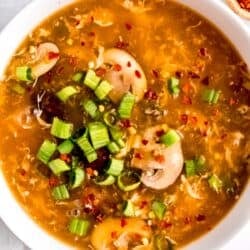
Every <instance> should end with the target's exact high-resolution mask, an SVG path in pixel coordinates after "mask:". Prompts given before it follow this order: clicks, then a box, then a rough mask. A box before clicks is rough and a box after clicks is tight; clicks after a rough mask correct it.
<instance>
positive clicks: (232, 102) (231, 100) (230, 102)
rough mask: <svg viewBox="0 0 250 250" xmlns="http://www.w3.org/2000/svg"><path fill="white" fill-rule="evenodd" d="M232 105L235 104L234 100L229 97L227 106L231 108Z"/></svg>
mask: <svg viewBox="0 0 250 250" xmlns="http://www.w3.org/2000/svg"><path fill="white" fill-rule="evenodd" d="M234 104H236V100H235V99H234V98H232V97H231V98H230V99H229V105H230V106H233V105H234Z"/></svg>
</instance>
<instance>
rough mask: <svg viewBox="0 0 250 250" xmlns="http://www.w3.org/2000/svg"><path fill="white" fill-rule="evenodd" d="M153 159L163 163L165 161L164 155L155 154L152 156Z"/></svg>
mask: <svg viewBox="0 0 250 250" xmlns="http://www.w3.org/2000/svg"><path fill="white" fill-rule="evenodd" d="M154 159H155V161H157V162H159V163H164V162H165V157H164V155H155V156H154Z"/></svg>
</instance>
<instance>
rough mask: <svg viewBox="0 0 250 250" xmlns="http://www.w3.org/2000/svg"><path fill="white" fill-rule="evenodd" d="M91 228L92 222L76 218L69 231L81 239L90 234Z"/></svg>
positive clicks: (72, 221)
mask: <svg viewBox="0 0 250 250" xmlns="http://www.w3.org/2000/svg"><path fill="white" fill-rule="evenodd" d="M89 228H90V222H89V221H88V220H82V219H78V218H74V219H72V220H71V222H70V224H69V231H70V232H71V233H72V234H76V235H78V236H81V237H82V236H86V235H87V234H88V231H89Z"/></svg>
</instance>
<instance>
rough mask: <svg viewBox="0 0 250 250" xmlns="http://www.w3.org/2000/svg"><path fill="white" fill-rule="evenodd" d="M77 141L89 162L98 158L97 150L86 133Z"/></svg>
mask: <svg viewBox="0 0 250 250" xmlns="http://www.w3.org/2000/svg"><path fill="white" fill-rule="evenodd" d="M76 143H77V145H78V146H79V147H80V148H81V149H82V151H83V152H84V155H85V157H86V158H87V160H88V162H89V163H91V162H93V161H95V160H96V159H97V153H96V152H95V150H94V148H93V147H92V145H91V144H90V142H89V140H88V138H87V137H86V136H85V135H83V136H82V137H80V138H79V139H77V141H76Z"/></svg>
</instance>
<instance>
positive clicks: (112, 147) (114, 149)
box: [107, 141, 120, 154]
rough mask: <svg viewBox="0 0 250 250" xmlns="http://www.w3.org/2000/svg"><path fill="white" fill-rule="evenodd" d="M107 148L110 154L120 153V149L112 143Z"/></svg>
mask: <svg viewBox="0 0 250 250" xmlns="http://www.w3.org/2000/svg"><path fill="white" fill-rule="evenodd" d="M107 148H108V150H109V152H110V153H111V154H117V153H119V152H120V147H119V146H118V145H117V143H116V142H113V141H112V142H110V143H109V144H108V145H107Z"/></svg>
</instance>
